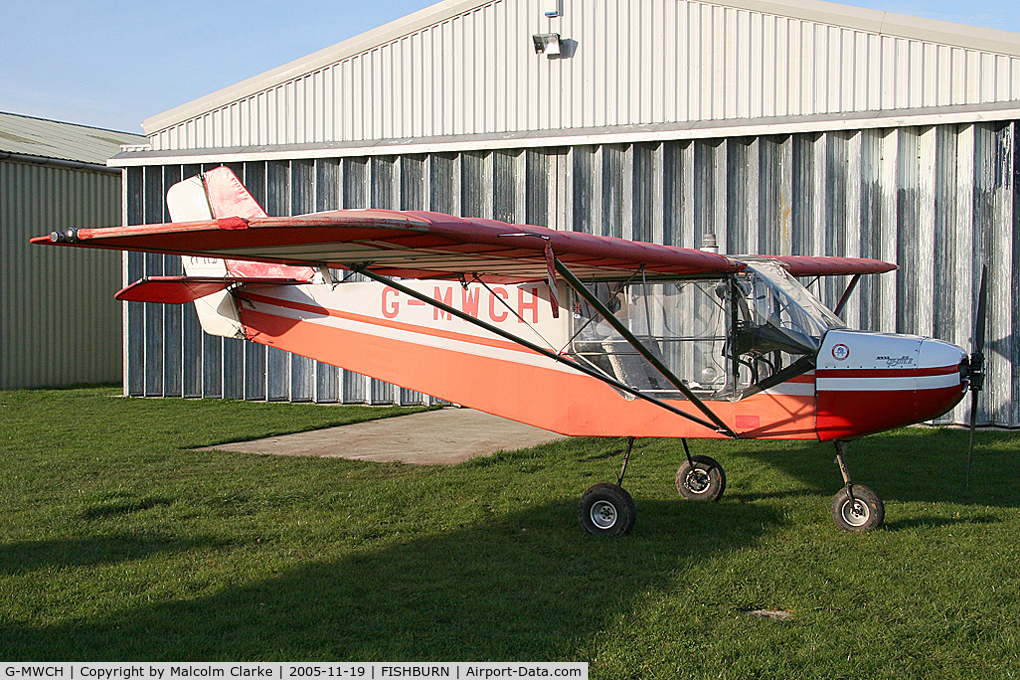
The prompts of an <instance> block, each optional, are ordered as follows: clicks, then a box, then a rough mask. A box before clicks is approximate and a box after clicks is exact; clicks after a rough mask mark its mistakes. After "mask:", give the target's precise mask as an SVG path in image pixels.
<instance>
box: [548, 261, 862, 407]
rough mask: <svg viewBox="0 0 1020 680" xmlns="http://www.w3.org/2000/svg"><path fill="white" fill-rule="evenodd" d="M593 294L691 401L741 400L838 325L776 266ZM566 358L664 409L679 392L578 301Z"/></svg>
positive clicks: (610, 286)
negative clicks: (692, 396)
mask: <svg viewBox="0 0 1020 680" xmlns="http://www.w3.org/2000/svg"><path fill="white" fill-rule="evenodd" d="M587 288H588V290H589V291H590V292H591V293H592V294H594V295H595V296H596V297H597V298H598V299H599V301H600V302H602V303H603V304H604V305H606V306H607V307H608V308H609V310H610V311H612V312H613V314H614V316H615V317H616V318H617V319H618V320H619V321H620V322H621V323H623V324H624V326H626V328H627V329H628V330H629V331H630V332H631V333H633V334H634V335H635V336H637V338H638V340H639V341H640V342H641V344H642V345H644V346H645V347H646V348H647V349H648V350H649V351H650V352H651V353H652V354H654V355H655V356H656V358H657V359H659V360H660V361H661V362H662V363H663V364H665V366H666V367H667V368H668V369H669V371H670V372H671V373H672V374H673V375H674V376H675V377H676V378H678V379H679V380H682V382H683V383H684V385H685V386H686V387H687V388H688V389H690V390H691V391H692V392H694V394H696V395H697V396H698V397H700V398H702V399H708V400H722V399H727V400H737V399H740V398H741V397H742V396H743V394H744V393H745V391H747V390H748V388H750V387H752V386H754V385H757V384H760V383H762V381H765V380H767V379H768V378H770V377H771V376H774V375H776V374H777V373H778V372H779V371H781V370H783V369H784V368H786V367H788V366H790V365H791V364H793V363H794V362H796V361H797V360H799V359H801V358H802V357H805V356H813V355H814V354H815V352H817V351H818V347H819V346H820V345H821V340H822V336H824V334H825V332H826V331H827V330H828V329H829V328H841V327H843V323H842V321H840V320H839V319H838V318H837V317H836V316H835V315H833V314H832V313H831V312H829V310H827V309H826V308H825V307H824V306H823V305H822V304H821V303H820V302H818V301H817V300H816V299H815V298H814V297H813V296H812V295H811V293H810V292H808V291H807V289H805V288H804V287H803V286H801V285H800V284H799V283H798V282H797V281H796V280H795V279H793V278H792V277H790V276H789V275H788V274H787V272H786V271H785V270H784V269H783V268H782V267H781V266H779V265H777V264H773V263H768V262H763V263H755V264H754V265H751V266H748V268H747V269H746V270H745V271H743V272H740V273H738V274H734V275H730V276H726V277H720V278H702V279H681V280H669V281H661V280H659V281H640V282H637V281H631V282H599V283H591V284H588V285H587ZM571 307H572V311H573V314H572V321H571V339H570V341H569V343H568V346H567V348H566V351H565V353H566V354H568V355H570V356H572V357H574V358H575V359H576V360H578V361H580V362H583V363H585V364H587V365H589V366H590V367H593V368H596V369H598V370H599V371H601V372H602V373H604V374H605V375H607V376H609V377H612V378H614V379H616V380H618V381H620V382H622V383H624V384H626V385H628V386H630V387H632V388H634V389H637V390H640V391H642V392H645V393H647V394H651V395H653V396H657V397H659V398H663V399H683V398H684V397H683V396H682V394H681V393H680V391H679V390H678V389H677V388H676V387H675V386H674V385H673V384H672V383H671V382H670V381H669V380H668V379H667V378H666V377H665V376H663V375H662V374H661V373H660V372H659V371H658V370H656V369H655V368H654V367H653V366H652V365H651V364H650V363H649V362H648V361H647V360H646V359H644V357H642V356H641V355H640V354H639V353H638V351H637V350H636V349H634V348H633V347H632V346H631V345H630V344H629V343H628V342H627V341H626V340H625V339H624V338H623V337H622V336H621V335H620V334H619V333H617V332H616V331H615V329H613V328H612V326H611V325H610V324H609V323H608V322H607V321H606V320H605V319H603V318H602V317H601V316H600V315H599V314H598V313H597V312H596V311H595V310H594V309H593V308H592V307H591V306H590V305H588V304H587V303H586V302H585V301H584V300H583V299H582V298H581V297H580V296H578V295H576V294H574V295H573V297H572V301H571Z"/></svg>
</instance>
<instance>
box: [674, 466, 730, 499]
mask: <svg viewBox="0 0 1020 680" xmlns="http://www.w3.org/2000/svg"><path fill="white" fill-rule="evenodd" d="M691 461H693V462H694V465H693V466H692V465H691ZM676 490H677V491H679V492H680V495H681V496H683V497H684V498H685V499H687V500H689V501H717V500H719V498H720V497H721V496H722V495H723V491H725V490H726V472H725V471H724V470H723V469H722V465H719V463H718V462H717V461H716V460H715V459H713V458H709V457H708V456H691V460H689V461H687V460H685V461H684V463H683V465H681V466H680V469H679V470H677V471H676Z"/></svg>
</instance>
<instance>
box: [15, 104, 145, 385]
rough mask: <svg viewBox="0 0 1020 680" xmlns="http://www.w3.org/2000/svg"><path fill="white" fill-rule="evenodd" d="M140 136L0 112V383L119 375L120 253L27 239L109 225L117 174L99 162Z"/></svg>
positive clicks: (117, 200)
mask: <svg viewBox="0 0 1020 680" xmlns="http://www.w3.org/2000/svg"><path fill="white" fill-rule="evenodd" d="M143 141H145V138H144V137H142V136H141V135H135V134H131V133H128V132H115V131H112V130H103V129H100V128H95V127H88V126H85V125H74V124H72V123H62V122H58V121H54V120H46V119H42V118H33V117H30V116H21V115H17V114H13V113H0V390H11V389H19V388H28V387H53V386H65V385H73V384H76V383H98V382H116V381H118V380H120V379H121V363H122V353H121V351H120V347H121V309H120V305H119V304H118V303H117V301H116V300H114V299H113V298H112V296H111V294H110V292H111V290H116V287H117V285H118V284H119V283H120V280H121V261H120V258H119V257H118V256H117V254H116V253H104V252H83V253H71V252H63V249H62V248H36V247H31V246H29V243H28V240H29V239H30V238H31V237H33V236H39V235H41V234H45V233H47V232H49V231H52V230H54V229H63V228H66V227H68V226H72V225H73V226H77V225H82V224H94V225H108V224H116V223H117V221H118V220H119V219H120V214H121V173H120V172H119V171H118V170H116V169H112V168H109V167H107V166H106V159H107V158H109V157H110V156H112V155H114V154H116V153H117V152H118V151H119V150H120V148H121V145H123V144H132V143H138V142H143ZM57 251H60V252H57ZM72 350H73V351H72Z"/></svg>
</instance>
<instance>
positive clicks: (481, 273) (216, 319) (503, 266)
mask: <svg viewBox="0 0 1020 680" xmlns="http://www.w3.org/2000/svg"><path fill="white" fill-rule="evenodd" d="M167 206H168V208H169V211H170V215H171V218H172V219H173V222H171V223H167V224H148V225H138V226H125V227H110V228H102V229H84V228H83V229H76V230H75V229H72V230H69V231H66V232H62V233H61V232H54V233H53V234H51V235H49V236H44V237H39V238H36V239H33V242H34V243H40V244H57V245H73V246H80V247H89V248H110V249H120V250H131V251H143V252H155V253H168V254H177V255H181V256H183V258H184V268H185V272H186V274H185V275H184V276H156V277H149V278H145V279H142V280H140V281H138V282H135V283H133V284H131V285H130V286H128V287H127V288H125V289H123V290H122V291H120V292H119V293H117V296H116V297H117V298H118V299H120V300H132V301H143V302H162V303H177V304H180V303H187V302H194V303H195V305H196V308H197V310H198V316H199V319H200V321H201V324H202V327H203V329H204V330H205V331H206V332H207V333H211V334H214V335H221V336H226V337H240V338H245V339H247V340H250V341H252V342H257V343H262V344H266V345H270V346H272V347H277V348H280V349H284V350H287V351H289V352H293V353H296V354H299V355H302V356H306V357H311V358H313V359H317V360H319V361H323V362H326V363H329V364H333V365H336V366H339V367H341V368H344V369H347V370H350V371H355V372H357V373H361V374H364V375H368V376H371V377H373V378H378V379H380V380H384V381H387V382H391V383H395V384H399V385H401V386H403V387H407V388H410V389H413V390H417V391H419V392H423V393H426V394H429V395H433V396H436V397H439V398H442V399H444V400H448V401H451V402H454V403H457V404H462V405H465V406H469V407H472V408H475V409H479V410H481V411H485V412H487V413H491V414H494V415H498V416H502V417H504V418H509V419H512V420H516V421H519V422H522V423H527V424H530V425H534V426H537V427H540V428H544V429H547V430H552V431H555V432H559V433H561V434H566V435H584V436H610V437H626V438H628V447H627V455H626V456H625V458H624V465H623V470H621V472H620V475H619V477H618V479H617V480H616V483H605V484H596V485H595V486H593V487H592V488H590V489H588V491H586V492H585V493H584V495H583V496H582V499H581V502H580V506H579V510H578V516H579V519H580V523H581V526H582V527H583V528H584V529H585V531H587V532H588V533H589V534H592V535H595V536H615V535H622V534H626V533H628V532H629V531H630V530H631V529H632V528H633V526H634V522H635V517H636V511H635V505H634V501H633V499H632V498H631V496H630V495H629V494H628V493H627V491H626V490H624V489H623V487H622V484H623V478H624V474H625V472H626V467H627V460H629V456H630V451H631V446H632V445H633V442H634V440H635V438H638V437H675V438H680V439H681V443H682V444H683V449H684V452H685V454H686V456H685V460H683V462H682V464H681V465H680V467H679V470H678V471H677V475H676V484H677V489H678V491H679V493H680V495H681V496H683V497H684V498H687V499H695V500H715V499H718V498H719V497H720V495H721V494H722V493H723V490H724V488H725V484H726V477H725V474H724V471H723V468H722V466H721V465H720V464H719V463H718V462H717V461H715V460H713V459H712V458H709V457H708V456H702V455H694V456H692V455H691V453H690V450H689V447H688V445H687V439H694V438H720V437H726V438H732V439H804V440H816V441H832V442H835V444H836V455H837V462H838V464H839V467H840V471H841V473H842V475H843V480H844V487H843V488H842V489H841V490H840V491H839V493H837V494H836V497H835V498H834V500H833V504H832V516H833V519H834V521H835V523H836V524H837V525H838V526H839V527H841V528H843V529H846V530H849V531H865V530H869V529H873V528H875V527H877V526H878V525H880V524H881V523H882V520H883V517H884V513H885V510H884V507H883V504H882V501H881V499H880V498H879V496H878V495H877V494H876V493H875V492H874V491H872V490H871V489H869V488H868V487H866V486H863V485H860V484H854V483H853V482H852V481H851V478H850V474H849V472H848V470H847V466H846V463H845V459H844V444H845V443H846V442H848V441H849V440H852V439H854V438H857V437H860V436H862V435H865V434H869V433H873V432H879V431H882V430H886V429H889V428H894V427H898V426H901V425H907V424H910V423H916V422H920V421H925V420H930V419H933V418H936V417H938V416H940V415H942V414H943V413H945V412H947V411H948V410H950V409H951V408H953V407H954V406H955V405H956V404H957V403H958V402H959V401H960V400H961V399H962V398H963V396H964V395H965V393H966V391H967V390H968V388H970V389H972V390H973V391H974V397H975V399H976V395H977V392H976V390H978V389H980V387H981V382H982V377H983V375H982V362H983V357H982V354H981V347H980V345H981V344H982V343H983V339H982V340H978V339H976V340H975V344H976V347H975V352H974V353H973V355H971V356H968V354H967V352H965V351H964V350H963V349H961V348H960V347H957V346H955V345H952V344H949V343H947V342H943V341H941V340H935V339H931V338H921V337H917V336H911V335H898V334H889V333H873V332H867V331H860V330H850V329H848V328H847V327H846V325H845V324H844V323H843V322H842V321H841V320H840V318H839V316H838V315H839V313H840V312H841V310H842V307H843V305H844V304H845V303H846V300H847V298H848V297H849V295H850V294H851V292H852V291H853V289H854V287H855V286H856V284H857V282H858V281H859V279H860V277H861V276H862V275H866V274H880V273H882V272H887V271H890V270H893V269H895V268H896V267H895V265H893V264H890V263H886V262H882V261H879V260H872V259H863V258H841V257H803V256H783V257H759V256H726V255H720V254H717V253H713V252H705V251H701V250H692V249H686V248H678V247H674V246H666V245H655V244H650V243H639V242H633V241H627V240H623V239H617V238H608V237H599V236H592V235H589V234H584V233H578V232H560V231H553V230H550V229H546V228H543V227H536V226H526V225H511V224H506V223H503V222H497V221H493V220H486V219H478V218H459V217H453V216H451V215H444V214H439V213H433V212H420V211H393V210H339V211H333V212H324V213H315V214H310V215H300V216H296V217H270V216H268V215H267V214H266V213H265V211H264V210H263V209H262V208H261V207H260V206H259V204H258V203H257V202H256V201H255V200H254V198H252V196H251V194H250V193H249V192H248V191H247V189H246V188H245V187H244V186H243V185H242V183H241V182H240V181H239V180H238V178H237V177H236V176H235V175H234V174H233V172H231V171H230V170H229V169H228V168H226V167H220V168H217V169H215V170H211V171H208V172H205V173H204V174H202V175H198V176H195V177H192V178H190V179H187V180H184V181H183V182H180V183H178V184H176V185H174V186H173V187H171V188H170V190H169V191H168V193H167ZM339 273H343V274H344V275H345V276H347V277H350V275H351V274H352V273H357V274H360V275H362V276H361V277H359V278H363V279H368V280H367V281H365V280H362V281H358V282H350V281H345V282H342V285H340V284H341V282H338V281H337V278H338V277H339ZM819 276H850V277H852V278H851V279H850V283H849V285H848V286H847V288H846V291H845V293H844V294H843V296H842V299H841V300H840V302H839V304H838V305H837V307H836V309H835V311H834V312H833V311H830V310H829V309H827V308H826V307H825V306H824V305H822V303H820V302H819V301H818V300H817V299H816V298H815V297H814V296H813V295H812V294H811V293H810V292H809V291H808V290H807V289H806V288H805V287H804V286H803V285H801V283H799V282H798V280H797V277H819ZM983 289H984V286H983V284H982V294H981V296H980V303H979V306H981V307H983V306H984V304H985V302H984V297H985V296H984V292H983ZM979 316H983V315H980V314H979ZM981 335H983V332H982V333H981ZM972 411H973V409H972Z"/></svg>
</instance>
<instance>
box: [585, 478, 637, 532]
mask: <svg viewBox="0 0 1020 680" xmlns="http://www.w3.org/2000/svg"><path fill="white" fill-rule="evenodd" d="M577 519H578V520H579V521H580V522H581V528H582V529H584V530H585V531H586V532H588V533H589V534H590V535H592V536H598V537H604V536H623V535H625V534H629V533H630V531H631V529H633V528H634V521H635V520H636V519H637V508H636V507H635V506H634V499H633V498H631V497H630V494H629V493H627V492H626V491H625V490H624V489H623V487H620V486H617V485H616V484H596V485H595V486H593V487H591V488H590V489H588V490H587V491H585V492H584V495H583V496H581V503H580V504H579V505H578V507H577Z"/></svg>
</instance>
